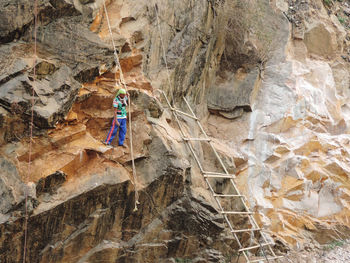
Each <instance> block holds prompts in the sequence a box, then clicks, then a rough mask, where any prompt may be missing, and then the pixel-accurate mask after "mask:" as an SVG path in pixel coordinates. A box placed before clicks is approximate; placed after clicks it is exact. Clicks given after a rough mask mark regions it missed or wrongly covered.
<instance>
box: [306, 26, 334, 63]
mask: <svg viewBox="0 0 350 263" xmlns="http://www.w3.org/2000/svg"><path fill="white" fill-rule="evenodd" d="M304 42H305V45H306V47H307V49H308V51H309V52H310V53H311V54H315V55H318V56H322V57H325V58H327V57H330V56H332V55H334V52H335V51H336V48H337V42H336V39H335V35H334V31H333V30H332V29H331V28H330V27H328V26H325V25H324V24H322V23H318V24H315V25H312V26H311V27H310V28H308V30H307V31H306V32H305V39H304Z"/></svg>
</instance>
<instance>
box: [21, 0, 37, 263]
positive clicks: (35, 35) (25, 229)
mask: <svg viewBox="0 0 350 263" xmlns="http://www.w3.org/2000/svg"><path fill="white" fill-rule="evenodd" d="M37 20H38V1H37V0H35V2H34V58H33V86H32V97H31V116H30V127H29V130H30V137H29V154H28V170H27V173H26V178H25V184H26V186H25V190H24V196H25V202H24V210H25V212H24V213H25V215H24V243H23V263H25V262H26V258H27V242H28V241H27V239H28V181H29V177H30V175H31V169H32V167H31V163H32V147H33V126H34V95H35V93H34V86H35V84H36V65H35V64H36V61H37Z"/></svg>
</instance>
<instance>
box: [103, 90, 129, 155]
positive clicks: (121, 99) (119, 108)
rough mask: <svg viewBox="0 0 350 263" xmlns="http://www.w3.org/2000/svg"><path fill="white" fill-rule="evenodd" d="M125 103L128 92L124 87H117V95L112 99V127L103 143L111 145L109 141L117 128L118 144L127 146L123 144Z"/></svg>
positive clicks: (126, 102) (125, 115) (126, 103)
mask: <svg viewBox="0 0 350 263" xmlns="http://www.w3.org/2000/svg"><path fill="white" fill-rule="evenodd" d="M127 105H128V94H127V92H126V90H125V89H119V90H118V92H117V95H116V96H115V98H114V100H113V107H114V118H113V122H112V127H111V129H110V131H109V132H108V135H107V138H106V140H105V141H104V144H106V145H111V142H112V141H113V139H114V137H115V136H116V135H117V132H118V130H119V141H118V146H123V147H125V148H127V147H126V145H124V140H125V135H126V117H127V112H126V107H127Z"/></svg>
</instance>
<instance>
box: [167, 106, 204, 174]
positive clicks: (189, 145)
mask: <svg viewBox="0 0 350 263" xmlns="http://www.w3.org/2000/svg"><path fill="white" fill-rule="evenodd" d="M173 115H174V117H175V120H176V123H177V125H178V126H179V129H180V132H181V135H182V138H184V137H185V133H184V131H183V130H182V127H181V124H180V121H179V118H178V116H177V113H176V112H174V111H173ZM185 142H187V146H188V148H189V149H190V151H191V153H192V155H193V157H194V159H195V160H196V163H197V165H198V167H199V170H200V171H201V173H203V171H204V169H203V166H202V164H201V162H200V161H199V158H198V157H197V154H196V153H195V151H194V149H193V147H192V144H191V143H190V142H189V141H185Z"/></svg>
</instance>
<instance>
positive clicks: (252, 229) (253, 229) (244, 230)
mask: <svg viewBox="0 0 350 263" xmlns="http://www.w3.org/2000/svg"><path fill="white" fill-rule="evenodd" d="M250 231H261V228H250V229H248V228H247V229H237V230H231V233H242V232H250Z"/></svg>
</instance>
